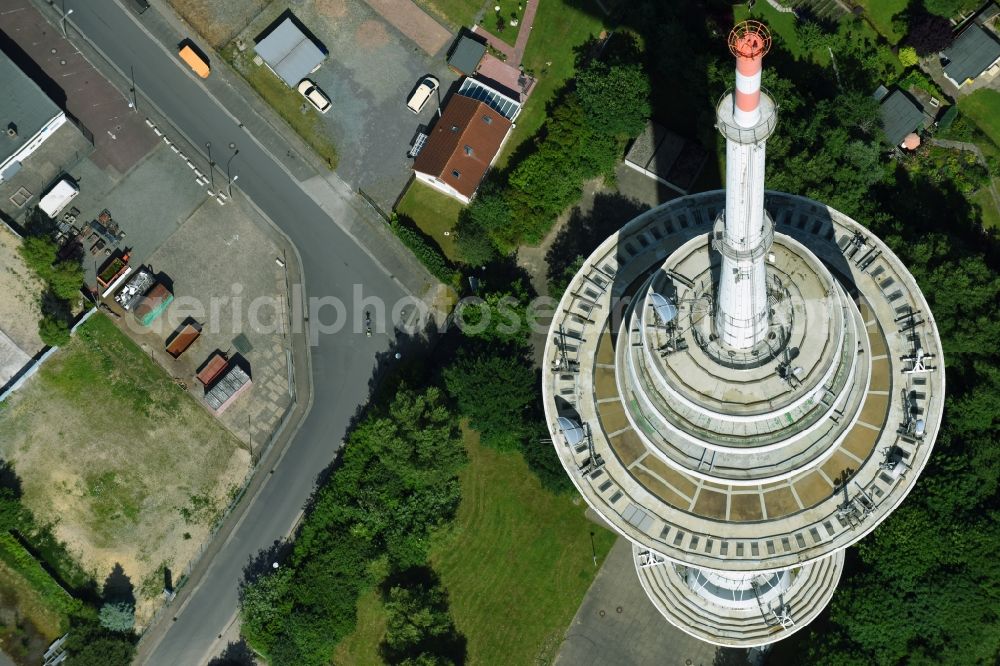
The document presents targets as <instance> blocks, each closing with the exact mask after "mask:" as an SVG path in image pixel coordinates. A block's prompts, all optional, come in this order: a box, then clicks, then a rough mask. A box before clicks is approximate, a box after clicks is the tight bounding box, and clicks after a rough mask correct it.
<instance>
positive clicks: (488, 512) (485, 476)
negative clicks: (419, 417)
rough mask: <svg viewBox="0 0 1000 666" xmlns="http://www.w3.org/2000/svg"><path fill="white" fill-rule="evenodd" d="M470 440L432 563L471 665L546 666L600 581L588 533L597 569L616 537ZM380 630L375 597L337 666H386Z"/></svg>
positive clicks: (515, 463)
mask: <svg viewBox="0 0 1000 666" xmlns="http://www.w3.org/2000/svg"><path fill="white" fill-rule="evenodd" d="M465 440H466V447H467V449H468V451H469V465H468V466H467V467H466V468H465V469H464V470H463V471H462V473H461V481H462V503H461V505H460V506H459V509H458V515H457V516H456V518H455V521H454V522H453V523H452V524H451V525H450V526H449V527H448V528H446V529H445V530H444V531H443V532H440V533H438V534H436V535H435V536H434V538H433V541H432V545H431V557H430V559H431V565H432V566H433V567H434V570H435V571H436V572H437V573H438V575H439V576H440V577H441V582H442V584H444V586H445V588H446V589H447V590H448V595H449V603H450V606H451V614H452V616H453V617H454V619H455V624H456V625H457V627H458V630H459V631H460V632H461V633H462V634H464V635H465V638H466V640H467V641H468V643H467V647H468V653H467V660H466V663H467V664H470V666H471V665H476V664H480V665H482V666H492V665H493V664H505V665H510V666H519V665H523V666H534V665H535V664H549V663H551V662H552V660H553V658H554V657H555V655H556V653H557V652H558V649H559V645H560V644H561V642H562V638H563V634H564V633H565V631H566V628H567V627H568V626H569V624H570V622H571V621H572V620H573V616H574V615H575V614H576V611H577V609H578V608H579V606H580V602H581V601H582V600H583V597H584V595H585V594H586V593H587V590H588V589H589V588H590V584H591V582H593V580H594V576H595V575H596V574H597V567H595V566H594V560H593V555H592V551H591V545H590V543H591V542H590V533H591V531H593V532H594V544H595V547H596V550H597V564H598V566H600V564H601V563H602V562H603V561H604V558H605V556H606V555H607V554H608V551H609V550H611V546H612V545H613V544H614V541H615V536H614V535H613V534H611V533H610V532H608V531H606V530H604V529H603V528H600V527H596V526H595V525H594V524H593V523H591V522H590V521H588V520H587V519H586V518H585V517H584V515H583V511H584V504H583V502H582V501H581V500H580V499H579V498H578V497H576V495H561V496H557V495H553V494H552V493H551V492H549V491H547V490H544V489H543V488H542V487H541V485H540V484H539V483H538V481H537V480H536V479H535V477H534V475H532V473H531V472H530V470H529V469H528V467H527V465H526V464H525V462H524V459H523V458H522V457H521V455H520V454H518V453H498V452H497V451H493V450H492V449H487V448H484V447H482V446H480V445H479V437H478V435H476V434H475V433H474V432H470V431H466V432H465ZM384 628H385V615H384V611H383V610H382V604H381V601H380V600H379V597H378V595H377V593H376V592H374V591H373V592H370V593H368V594H366V595H365V596H363V597H362V598H361V600H360V602H359V605H358V628H357V629H356V630H355V632H354V633H353V634H351V635H350V636H348V637H347V638H346V639H345V640H344V641H343V642H341V644H340V645H339V646H338V648H337V651H336V652H335V653H334V659H333V661H334V663H336V664H345V665H347V664H357V665H360V666H367V665H368V664H377V663H380V662H379V660H378V643H379V642H380V641H381V640H382V634H383V632H384Z"/></svg>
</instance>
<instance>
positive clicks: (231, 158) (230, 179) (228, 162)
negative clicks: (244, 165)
mask: <svg viewBox="0 0 1000 666" xmlns="http://www.w3.org/2000/svg"><path fill="white" fill-rule="evenodd" d="M229 147H230V148H231V149H233V154H232V156H231V157H230V158H229V160H228V161H227V162H226V179H227V180H228V181H229V196H230V198H232V196H233V183H234V182H236V180H237V179H239V177H240V175H239V174H236V178H233V177H232V176H231V175H230V171H229V165H231V164H232V163H233V160H234V159H235V158H236V156H237V155H239V154H240V149H239V148H237V147H236V144H235V143H231V144H229Z"/></svg>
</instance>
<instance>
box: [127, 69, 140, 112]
mask: <svg viewBox="0 0 1000 666" xmlns="http://www.w3.org/2000/svg"><path fill="white" fill-rule="evenodd" d="M128 73H129V81H130V83H131V84H132V85H131V86H129V89H128V91H129V92H130V93H132V103H131V104H129V106H131V107H132V111H138V110H139V103H138V102H137V101H136V99H135V68H134V67H133V66H132V65H129V66H128Z"/></svg>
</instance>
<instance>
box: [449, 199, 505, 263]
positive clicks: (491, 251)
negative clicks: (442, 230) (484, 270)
mask: <svg viewBox="0 0 1000 666" xmlns="http://www.w3.org/2000/svg"><path fill="white" fill-rule="evenodd" d="M475 203H476V202H475V201H473V205H475ZM455 243H456V244H457V245H458V252H459V254H460V255H461V257H462V260H463V261H464V262H465V263H466V264H468V265H470V266H485V265H486V264H488V263H489V262H491V261H493V259H494V258H496V255H497V250H496V247H494V245H493V240H492V239H491V238H490V235H489V233H488V232H487V230H486V229H485V228H483V227H481V226H480V225H479V224H478V223H477V222H476V220H475V218H472V217H471V216H469V215H466V214H464V211H463V213H462V214H460V216H459V218H458V224H456V225H455Z"/></svg>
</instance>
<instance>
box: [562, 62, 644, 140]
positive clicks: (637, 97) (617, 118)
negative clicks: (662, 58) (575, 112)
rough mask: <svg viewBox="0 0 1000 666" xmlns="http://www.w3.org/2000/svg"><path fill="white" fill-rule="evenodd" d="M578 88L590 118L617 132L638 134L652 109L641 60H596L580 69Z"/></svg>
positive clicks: (601, 128) (596, 125)
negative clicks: (639, 62) (610, 61)
mask: <svg viewBox="0 0 1000 666" xmlns="http://www.w3.org/2000/svg"><path fill="white" fill-rule="evenodd" d="M576 91H577V95H579V98H580V104H581V105H582V106H583V110H584V113H585V115H586V118H587V122H589V123H590V125H591V127H593V128H594V129H596V130H598V131H600V132H604V133H607V134H612V135H616V136H626V137H634V136H638V135H639V133H640V132H642V130H643V128H644V127H645V126H646V121H647V120H648V119H649V116H650V114H651V113H652V109H651V107H650V104H649V95H650V85H649V77H648V76H647V75H646V72H645V71H644V70H643V68H642V66H641V65H640V64H638V63H624V62H617V63H612V64H607V63H604V62H602V61H600V60H594V61H591V63H589V65H588V66H587V67H585V68H584V69H582V70H581V71H579V72H577V75H576Z"/></svg>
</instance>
